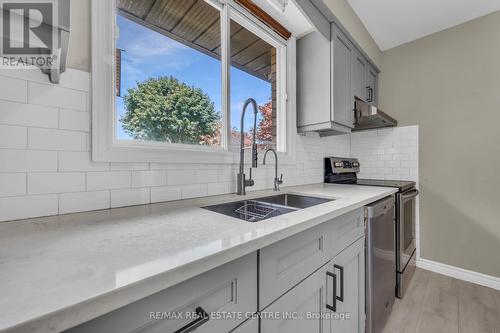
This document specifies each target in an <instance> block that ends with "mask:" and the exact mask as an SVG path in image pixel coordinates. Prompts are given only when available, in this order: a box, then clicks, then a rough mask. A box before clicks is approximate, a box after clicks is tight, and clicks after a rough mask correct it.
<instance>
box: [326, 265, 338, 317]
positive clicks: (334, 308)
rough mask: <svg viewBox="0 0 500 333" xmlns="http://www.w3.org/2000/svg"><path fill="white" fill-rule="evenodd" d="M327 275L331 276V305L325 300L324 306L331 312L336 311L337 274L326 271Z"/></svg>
mask: <svg viewBox="0 0 500 333" xmlns="http://www.w3.org/2000/svg"><path fill="white" fill-rule="evenodd" d="M326 275H327V276H331V277H332V278H333V285H332V286H333V297H332V298H333V305H330V304H328V300H326V308H327V309H328V310H331V311H333V312H337V274H333V273H330V272H326Z"/></svg>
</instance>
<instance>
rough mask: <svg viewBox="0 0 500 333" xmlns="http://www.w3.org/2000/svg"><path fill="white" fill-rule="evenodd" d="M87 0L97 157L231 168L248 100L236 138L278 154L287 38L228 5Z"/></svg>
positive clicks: (196, 0)
mask: <svg viewBox="0 0 500 333" xmlns="http://www.w3.org/2000/svg"><path fill="white" fill-rule="evenodd" d="M93 1H94V2H93V8H94V6H97V7H98V8H94V9H93V10H97V11H99V12H93V18H97V21H98V24H97V25H98V26H101V27H102V28H104V29H103V30H102V31H99V32H97V29H98V28H99V27H96V26H95V24H93V29H94V30H93V44H95V42H97V43H99V44H100V45H98V47H97V48H96V50H94V52H93V55H94V58H93V59H96V58H97V62H99V63H96V64H94V66H93V89H94V90H93V91H94V94H93V95H94V97H93V108H94V111H95V112H94V113H95V114H96V115H97V116H95V117H94V122H93V125H94V132H93V133H94V135H93V146H94V149H93V150H95V151H94V152H93V156H94V158H95V159H96V160H110V161H113V160H116V161H132V160H149V161H167V162H170V161H184V160H187V161H200V162H210V161H211V160H212V159H213V160H214V161H216V162H221V161H228V162H234V153H232V152H235V151H237V149H238V148H239V141H240V135H241V134H240V118H241V113H242V105H243V104H244V102H245V100H246V99H247V98H254V99H255V100H256V101H257V104H258V115H257V122H256V125H257V126H255V128H254V121H253V112H251V111H252V110H251V109H249V110H247V112H246V116H245V119H244V120H245V127H244V129H243V135H244V137H245V140H244V142H245V143H246V144H249V143H250V139H251V137H252V136H253V133H254V132H255V135H256V138H257V144H258V146H259V148H261V149H265V148H268V147H273V148H277V149H278V150H279V151H281V152H282V153H285V152H286V147H287V121H286V119H287V110H288V104H287V101H286V90H287V84H286V82H287V80H286V75H287V59H288V53H287V52H288V48H287V46H288V43H289V42H288V41H287V40H286V39H285V38H282V37H281V36H279V35H278V34H277V33H275V32H274V31H273V30H272V29H271V28H269V27H268V26H266V25H265V24H263V23H262V22H260V21H259V20H258V19H257V18H255V17H253V16H252V15H251V14H250V13H248V12H246V11H245V9H244V8H242V7H239V6H238V5H237V4H235V3H233V2H232V1H228V2H227V3H226V2H225V1H213V0H168V1H167V0H141V1H130V0H116V2H115V5H113V6H109V4H103V3H102V0H101V1H100V0H93ZM106 2H107V1H106ZM229 3H230V4H229ZM106 12H110V13H111V17H112V18H113V20H112V21H113V22H112V23H111V24H109V23H106V22H103V21H100V20H99V18H103V16H104V15H105V13H106ZM103 34H104V35H103ZM106 34H108V35H109V38H106ZM103 37H104V38H103ZM105 44H106V45H105ZM93 47H95V46H94V45H93ZM99 54H102V55H104V56H105V57H106V55H107V56H108V57H109V58H111V59H109V60H107V61H104V62H100V61H99V58H98V56H99ZM94 61H95V60H94ZM106 74H107V77H106V79H105V80H103V79H104V78H105V75H106ZM106 83H107V85H106ZM96 92H97V93H96ZM109 95H111V96H109ZM98 121H99V122H98ZM103 122H104V123H106V125H104V124H103ZM103 142H105V143H103ZM197 153H199V154H198V155H196V154H197ZM216 156H217V157H221V156H224V158H223V159H222V160H221V159H220V158H215V157H216Z"/></svg>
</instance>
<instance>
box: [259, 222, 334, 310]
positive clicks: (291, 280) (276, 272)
mask: <svg viewBox="0 0 500 333" xmlns="http://www.w3.org/2000/svg"><path fill="white" fill-rule="evenodd" d="M327 224H328V223H325V224H321V225H319V226H317V227H314V228H312V229H310V230H306V231H304V232H301V233H300V234H297V235H294V236H291V237H289V238H287V239H284V240H282V241H280V242H277V243H275V244H272V245H270V246H267V247H265V248H263V249H261V250H260V262H259V265H260V270H259V277H260V285H259V296H260V302H259V306H260V309H259V310H262V309H263V308H265V307H266V306H268V305H269V304H270V303H271V302H273V301H274V300H275V299H277V298H278V297H280V296H281V295H283V294H284V293H285V292H287V291H288V290H290V289H291V288H293V286H295V285H296V284H297V283H299V282H300V281H302V280H303V279H305V278H306V277H307V276H308V275H310V274H311V273H312V272H314V271H315V270H316V269H318V268H320V267H321V266H322V265H324V264H325V263H327V262H328V260H329V259H330V254H329V251H327V246H326V244H327V243H329V242H330V241H331V239H330V237H331V235H330V234H328V232H329V231H330V230H329V228H328V227H327Z"/></svg>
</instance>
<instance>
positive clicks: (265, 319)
mask: <svg viewBox="0 0 500 333" xmlns="http://www.w3.org/2000/svg"><path fill="white" fill-rule="evenodd" d="M327 270H328V267H327V266H326V265H325V266H323V267H322V268H320V269H319V270H317V271H316V272H315V273H314V274H312V275H311V276H309V277H308V278H306V279H305V280H304V281H302V282H301V283H299V284H298V285H297V286H295V287H294V288H293V289H292V290H290V291H289V292H287V293H286V294H285V295H283V296H282V297H281V298H279V299H278V300H276V302H274V303H273V304H271V305H270V306H269V307H268V308H267V309H265V311H264V312H263V313H262V315H261V324H260V325H261V326H260V327H261V333H305V332H307V333H325V332H329V329H330V323H329V320H328V318H327V317H326V315H328V312H329V310H328V309H327V308H326V299H327V292H328V291H329V292H331V288H330V289H329V288H328V275H327Z"/></svg>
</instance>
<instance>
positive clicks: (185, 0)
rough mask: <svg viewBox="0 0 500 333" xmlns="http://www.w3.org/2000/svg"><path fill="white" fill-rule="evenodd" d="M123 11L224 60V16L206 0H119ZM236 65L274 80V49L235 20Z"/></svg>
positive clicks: (232, 30)
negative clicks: (221, 54) (222, 19)
mask: <svg viewBox="0 0 500 333" xmlns="http://www.w3.org/2000/svg"><path fill="white" fill-rule="evenodd" d="M117 6H118V11H119V14H120V15H122V16H124V17H126V18H128V19H130V20H133V21H134V22H136V23H138V24H141V25H143V26H145V27H148V28H150V29H152V30H154V31H156V32H158V33H161V34H163V35H165V36H167V37H169V38H172V39H174V40H176V41H178V42H180V43H182V44H184V45H186V46H188V47H191V48H193V49H196V50H198V51H200V52H202V53H204V54H207V55H209V56H211V57H213V58H216V59H219V60H220V46H221V45H220V44H221V37H220V15H206V13H209V12H210V11H213V12H214V13H215V11H216V9H214V8H213V7H212V6H211V5H209V4H208V3H206V2H205V1H202V0H117ZM230 34H231V62H232V65H233V66H235V67H237V68H239V69H241V70H243V71H245V72H247V73H249V74H251V75H253V76H256V77H258V78H260V79H262V80H265V81H268V82H271V81H272V71H273V69H272V52H273V50H274V48H273V47H272V46H271V45H269V44H268V43H266V42H264V41H263V40H262V39H260V38H258V37H257V36H255V35H254V34H253V33H251V32H250V31H248V30H247V29H245V28H243V27H242V26H241V25H239V24H238V23H236V22H234V21H231V26H230Z"/></svg>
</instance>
